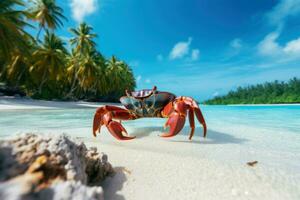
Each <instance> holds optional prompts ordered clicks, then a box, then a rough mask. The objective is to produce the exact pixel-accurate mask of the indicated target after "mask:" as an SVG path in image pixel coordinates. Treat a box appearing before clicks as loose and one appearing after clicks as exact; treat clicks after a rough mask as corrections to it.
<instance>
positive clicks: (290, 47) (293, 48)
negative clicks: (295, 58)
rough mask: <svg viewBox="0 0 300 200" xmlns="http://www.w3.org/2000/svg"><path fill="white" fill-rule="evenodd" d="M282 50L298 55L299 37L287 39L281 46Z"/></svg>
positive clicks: (299, 52)
mask: <svg viewBox="0 0 300 200" xmlns="http://www.w3.org/2000/svg"><path fill="white" fill-rule="evenodd" d="M283 51H284V52H285V53H288V54H293V55H296V54H298V55H299V54H300V37H299V38H298V39H296V40H292V41H289V42H288V43H287V44H286V45H285V47H284V48H283Z"/></svg>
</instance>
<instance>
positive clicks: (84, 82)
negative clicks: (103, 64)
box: [77, 51, 102, 93]
mask: <svg viewBox="0 0 300 200" xmlns="http://www.w3.org/2000/svg"><path fill="white" fill-rule="evenodd" d="M96 58H97V54H96V53H95V51H89V54H87V55H86V56H85V57H84V58H82V60H81V62H80V66H79V69H78V72H77V77H78V81H79V85H80V86H81V88H82V89H83V90H84V91H88V90H89V91H93V93H96V92H97V85H98V84H100V83H101V75H102V73H101V72H102V71H101V68H100V66H99V65H97V59H96Z"/></svg>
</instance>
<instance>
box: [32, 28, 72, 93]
mask: <svg viewBox="0 0 300 200" xmlns="http://www.w3.org/2000/svg"><path fill="white" fill-rule="evenodd" d="M64 45H65V44H64V42H63V41H62V40H61V39H60V38H59V37H57V36H56V35H55V34H54V33H50V32H49V31H46V34H45V38H44V42H43V44H42V46H40V47H39V48H38V50H36V51H35V52H34V53H33V56H34V64H33V65H32V66H31V68H30V71H33V72H35V75H36V76H35V79H38V80H39V82H40V84H39V89H38V94H41V93H42V89H43V86H44V84H45V83H46V81H47V80H60V79H61V78H62V76H63V71H64V68H65V58H66V55H67V54H68V52H67V49H66V48H65V46H64ZM40 77H41V79H39V78H40Z"/></svg>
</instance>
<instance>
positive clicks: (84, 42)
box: [70, 23, 97, 55]
mask: <svg viewBox="0 0 300 200" xmlns="http://www.w3.org/2000/svg"><path fill="white" fill-rule="evenodd" d="M92 31H93V28H92V27H91V26H89V25H87V24H86V23H81V24H80V25H79V27H78V28H71V29H70V32H71V33H72V34H73V35H74V37H73V38H72V39H71V40H70V43H71V45H72V46H74V47H75V52H76V53H78V54H82V55H83V54H89V53H90V52H89V51H90V50H93V49H95V46H96V43H95V42H94V41H93V39H94V38H96V37H97V35H96V34H94V33H92Z"/></svg>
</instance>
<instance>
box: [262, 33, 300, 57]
mask: <svg viewBox="0 0 300 200" xmlns="http://www.w3.org/2000/svg"><path fill="white" fill-rule="evenodd" d="M279 35H280V34H279V33H278V32H272V33H270V34H268V35H267V36H266V37H265V38H264V39H263V40H262V41H261V42H260V43H259V45H258V52H259V53H260V54H261V55H263V56H271V57H276V58H277V59H281V58H284V59H287V60H293V59H298V58H299V57H300V37H299V38H297V39H295V40H291V41H289V42H287V43H286V44H284V45H280V44H279V43H278V42H277V41H276V40H277V39H278V37H279Z"/></svg>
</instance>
